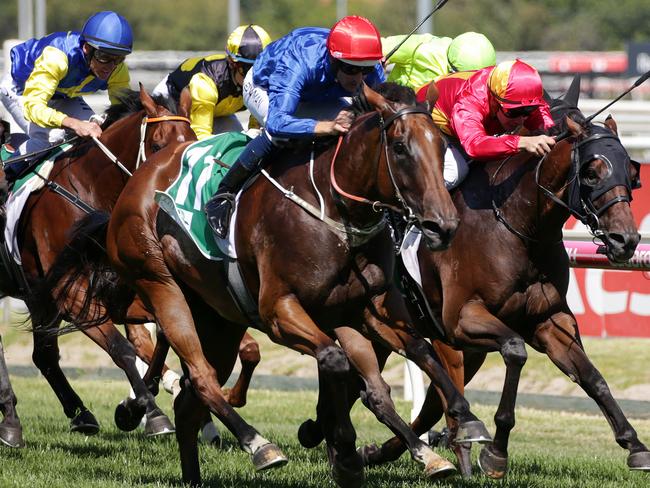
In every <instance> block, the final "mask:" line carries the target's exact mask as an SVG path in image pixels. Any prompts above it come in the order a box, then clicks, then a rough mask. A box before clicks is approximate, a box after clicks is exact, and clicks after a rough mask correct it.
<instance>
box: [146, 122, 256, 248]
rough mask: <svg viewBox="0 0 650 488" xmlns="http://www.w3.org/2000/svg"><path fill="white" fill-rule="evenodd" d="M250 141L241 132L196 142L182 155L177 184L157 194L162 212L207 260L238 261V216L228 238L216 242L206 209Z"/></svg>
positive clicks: (233, 221)
mask: <svg viewBox="0 0 650 488" xmlns="http://www.w3.org/2000/svg"><path fill="white" fill-rule="evenodd" d="M249 141H250V137H248V136H247V135H246V134H244V133H242V132H226V133H224V134H218V135H215V136H212V137H209V138H206V139H203V140H201V141H198V142H195V143H194V144H192V145H190V146H188V147H187V148H186V149H185V151H184V152H183V155H182V157H181V167H180V172H179V174H178V177H177V178H176V180H174V182H173V183H172V184H171V185H170V186H169V188H167V189H166V190H165V191H156V195H155V200H156V202H157V203H158V205H159V206H160V208H161V209H162V210H163V211H164V212H165V213H167V215H169V216H170V217H171V218H172V220H174V222H176V223H177V224H178V225H179V226H180V227H181V229H183V231H184V232H185V233H186V234H187V236H188V237H189V238H190V239H191V240H192V242H194V244H195V245H196V247H197V248H198V250H199V251H200V252H201V254H202V255H203V256H205V257H206V258H207V259H211V260H223V259H224V257H229V258H232V259H236V257H237V253H236V251H235V246H234V231H233V229H234V227H235V226H234V223H235V221H236V217H237V212H236V211H235V212H234V213H233V216H232V218H231V220H230V232H229V238H228V239H223V240H222V239H215V237H214V233H213V232H212V229H211V228H210V226H209V225H208V220H207V218H206V216H205V213H204V211H203V207H204V206H205V203H206V202H207V201H208V200H209V199H210V197H211V196H212V195H213V194H214V192H215V191H216V190H217V188H218V187H219V183H220V182H221V180H222V179H223V177H224V176H225V175H226V173H227V172H228V169H229V168H230V165H232V164H233V163H234V162H235V161H236V160H237V158H238V157H239V155H240V154H241V152H242V151H243V150H244V148H245V147H246V144H248V142H249ZM237 199H239V195H238V196H237Z"/></svg>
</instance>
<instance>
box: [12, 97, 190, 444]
mask: <svg viewBox="0 0 650 488" xmlns="http://www.w3.org/2000/svg"><path fill="white" fill-rule="evenodd" d="M188 108H189V100H188V99H186V100H185V101H184V103H181V116H180V117H179V116H175V115H174V114H173V113H172V112H171V111H170V110H169V109H167V108H166V107H164V106H162V105H158V104H156V103H155V102H154V101H153V99H152V98H151V97H150V96H149V95H148V94H147V93H146V92H145V91H144V90H143V89H142V88H141V90H140V94H139V95H138V94H137V93H135V92H134V93H133V94H132V95H131V96H127V95H125V96H124V98H123V103H122V104H120V105H115V106H113V107H111V108H110V109H109V110H108V111H107V116H108V118H107V121H106V123H105V125H104V127H105V131H104V133H103V134H102V137H101V138H100V141H101V142H102V143H103V144H104V145H105V146H106V147H108V148H109V150H111V151H112V152H113V154H114V155H115V156H116V157H117V159H118V161H119V162H120V163H121V164H122V165H123V169H121V168H120V167H118V164H116V163H114V162H113V161H111V160H110V159H109V158H108V157H107V156H106V155H105V154H104V153H103V152H102V151H100V148H99V147H98V146H97V145H96V144H95V143H94V142H92V141H87V142H81V143H79V144H77V145H76V146H75V147H73V148H72V149H70V151H69V152H67V153H65V154H64V155H63V156H62V157H60V158H59V159H58V160H57V161H56V162H55V164H54V167H53V169H52V172H51V174H50V176H49V177H48V178H47V181H46V182H45V186H44V188H43V189H41V190H39V191H37V192H35V193H33V194H32V195H31V196H30V197H29V199H28V200H27V202H26V205H25V209H24V211H23V214H22V216H21V218H20V221H19V222H18V224H17V225H18V236H19V238H18V246H19V249H20V255H21V258H22V270H21V271H20V272H19V273H14V276H15V275H16V274H18V275H22V276H23V277H24V278H23V280H15V279H10V278H11V273H9V274H7V270H6V269H5V270H4V272H3V274H2V277H3V280H2V283H0V289H1V290H2V292H3V293H4V294H5V295H10V296H14V297H17V298H21V299H23V300H24V301H25V302H26V304H27V307H28V309H29V313H30V315H31V318H32V326H33V331H34V352H33V356H32V358H33V361H34V363H35V364H36V366H37V367H38V368H39V370H40V371H41V373H42V374H43V375H44V376H45V378H46V379H47V381H48V382H49V383H50V385H51V387H52V389H53V390H54V392H55V393H56V395H57V397H58V398H59V400H60V401H61V404H62V406H63V409H64V412H65V414H66V416H67V417H68V418H70V419H71V430H73V431H79V432H83V433H86V434H93V433H96V432H97V431H98V429H99V424H98V423H97V420H96V419H95V417H94V416H93V415H92V413H91V412H90V411H89V410H88V409H87V408H86V407H85V406H84V404H83V402H82V401H81V399H80V398H79V397H78V396H77V394H76V393H75V392H74V390H73V389H72V387H71V386H70V384H69V383H68V381H67V379H66V377H65V376H64V374H63V372H62V371H61V368H60V366H59V351H58V345H57V336H56V335H55V334H52V333H51V331H52V330H53V329H54V330H56V328H58V326H59V324H60V322H61V319H62V316H61V314H60V312H59V310H57V309H56V307H55V306H54V305H53V302H52V299H51V298H50V297H47V296H45V297H44V296H43V295H41V294H40V293H39V288H40V286H39V283H40V281H41V280H42V278H43V277H44V275H45V274H46V273H47V272H48V270H49V269H50V267H51V266H52V263H53V262H54V261H55V259H56V257H57V255H58V254H60V253H61V252H62V251H63V250H64V249H65V247H66V245H67V243H68V242H69V239H70V235H69V232H70V231H71V229H72V227H73V225H74V223H75V222H76V221H77V220H79V219H80V218H81V217H82V216H83V215H85V214H86V213H87V212H89V211H92V210H94V209H103V210H106V211H110V209H111V208H112V206H113V204H114V202H115V200H116V199H117V196H118V195H119V193H120V192H121V190H122V188H123V187H124V184H125V183H126V182H127V181H128V179H129V173H130V172H133V171H134V170H135V168H136V165H137V162H139V160H140V159H141V158H140V157H139V154H141V153H142V151H144V154H145V155H151V154H153V153H155V152H156V151H158V150H159V149H161V148H162V147H165V146H167V145H168V144H172V145H178V144H179V143H181V142H184V141H187V140H194V139H195V136H194V133H193V132H192V130H191V129H190V126H189V120H188V119H187V117H186V115H187V113H188ZM85 279H87V278H85ZM78 292H79V293H80V294H81V296H84V295H85V293H84V282H83V281H80V283H79V288H78ZM68 298H69V300H70V301H72V302H74V301H76V300H79V299H80V298H79V297H76V296H70V297H68ZM86 334H87V335H88V336H89V337H90V338H91V339H92V340H93V341H95V342H96V343H97V344H98V345H100V347H102V348H103V349H104V350H106V351H107V352H108V353H109V354H110V356H111V358H112V359H113V361H114V362H115V364H117V365H118V366H119V367H120V368H122V369H123V370H124V371H125V373H126V374H127V377H128V378H129V381H130V382H131V384H132V386H133V389H134V391H135V392H136V399H135V400H134V401H133V402H132V407H133V409H134V410H137V411H139V412H140V417H141V416H142V413H145V412H146V414H147V420H148V429H149V433H151V434H156V433H159V432H164V431H169V430H170V429H171V428H172V427H173V426H171V423H170V422H169V420H168V419H167V417H166V416H165V415H164V414H163V413H162V412H161V411H160V410H159V409H158V407H157V406H156V404H155V401H154V398H153V396H152V395H151V394H150V393H149V391H148V390H147V388H146V387H145V385H144V383H143V382H142V380H141V378H140V377H139V375H138V372H137V369H136V368H135V362H134V361H135V352H134V350H133V347H132V346H131V345H130V343H129V342H128V341H127V340H126V339H125V338H124V337H123V336H122V335H121V334H120V333H119V331H118V330H117V329H116V328H115V326H114V325H113V323H112V322H107V323H104V324H101V325H100V326H99V327H97V328H94V329H88V330H87V331H86ZM7 381H8V378H7ZM2 386H4V383H2ZM0 390H3V391H4V390H5V389H4V388H0ZM0 400H2V402H3V403H2V410H3V412H4V414H5V419H4V421H3V425H5V426H6V427H7V428H9V427H10V428H11V429H10V434H11V435H12V436H13V437H14V438H16V439H17V438H21V434H20V432H21V429H20V421H19V419H18V417H17V415H16V413H15V409H14V408H13V407H12V401H11V400H13V403H15V396H14V395H13V391H11V392H10V393H3V395H2V397H0ZM127 413H129V412H127ZM118 420H119V419H118V418H117V416H116V421H118ZM138 421H139V419H138ZM135 425H136V426H137V423H136V424H135ZM5 432H6V430H5Z"/></svg>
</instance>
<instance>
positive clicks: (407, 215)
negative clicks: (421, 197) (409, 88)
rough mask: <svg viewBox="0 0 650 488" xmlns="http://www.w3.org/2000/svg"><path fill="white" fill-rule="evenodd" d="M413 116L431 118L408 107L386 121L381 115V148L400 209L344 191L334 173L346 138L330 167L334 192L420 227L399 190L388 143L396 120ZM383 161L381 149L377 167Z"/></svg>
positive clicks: (417, 218) (419, 221)
mask: <svg viewBox="0 0 650 488" xmlns="http://www.w3.org/2000/svg"><path fill="white" fill-rule="evenodd" d="M412 114H422V115H426V116H427V117H431V113H430V112H429V111H428V110H426V109H425V108H424V107H406V108H403V109H400V110H398V111H397V112H395V113H394V114H391V115H390V116H389V117H387V118H386V119H384V118H383V116H382V115H381V114H380V115H379V129H380V134H381V142H380V144H381V146H382V147H383V149H384V155H385V159H386V168H387V169H388V175H389V176H390V181H391V184H392V185H393V192H394V194H395V198H396V199H397V201H398V202H399V204H400V207H401V208H400V207H397V206H395V205H392V204H389V203H384V202H380V201H379V200H375V201H373V200H369V199H367V198H365V197H360V196H357V195H353V194H350V193H348V192H346V191H345V190H343V189H342V188H341V187H340V186H339V184H338V182H337V181H336V176H335V173H334V163H335V162H336V157H337V156H338V153H339V149H340V148H341V145H342V143H343V139H344V136H343V135H340V136H339V140H338V142H337V144H336V149H335V150H334V155H333V157H332V163H331V166H330V182H331V184H332V187H333V188H334V190H335V191H336V192H337V193H338V194H339V195H341V196H344V197H346V198H348V199H350V200H353V201H355V202H359V203H364V204H367V205H370V206H371V207H372V209H373V210H374V211H375V212H382V211H383V210H384V209H389V210H392V211H394V212H396V213H398V214H400V215H402V217H403V219H404V220H405V221H406V222H407V223H408V224H411V223H413V224H415V225H416V227H420V226H421V225H422V220H423V219H422V217H421V216H419V215H417V214H416V213H415V212H414V211H413V209H412V208H411V207H410V206H409V204H408V203H407V202H406V200H405V199H404V197H403V195H402V192H401V191H400V189H399V186H398V184H397V181H396V180H395V175H394V172H393V168H392V165H391V161H390V157H389V155H388V141H387V132H388V129H389V127H390V126H391V125H392V123H393V122H395V120H397V119H398V118H400V117H403V116H405V115H412ZM380 159H381V149H380V152H379V156H378V158H377V167H379V163H380Z"/></svg>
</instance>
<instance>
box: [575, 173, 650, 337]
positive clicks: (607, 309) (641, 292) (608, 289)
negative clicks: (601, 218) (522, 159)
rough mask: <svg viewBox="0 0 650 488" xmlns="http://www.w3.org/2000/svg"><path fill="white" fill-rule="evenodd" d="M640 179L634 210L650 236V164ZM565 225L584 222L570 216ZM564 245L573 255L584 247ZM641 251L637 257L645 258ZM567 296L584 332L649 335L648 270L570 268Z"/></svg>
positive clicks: (577, 226) (589, 333)
mask: <svg viewBox="0 0 650 488" xmlns="http://www.w3.org/2000/svg"><path fill="white" fill-rule="evenodd" d="M641 180H642V181H643V182H644V185H645V186H644V187H642V188H641V189H639V190H636V191H635V192H634V201H633V202H632V211H633V212H634V217H635V220H636V222H637V224H638V226H639V230H640V232H641V234H642V235H644V236H650V165H648V164H645V165H642V166H641ZM565 228H566V229H581V228H583V226H582V224H580V223H579V222H576V221H575V220H574V219H571V220H570V221H569V222H567V224H566V226H565ZM565 246H566V247H567V251H568V252H569V255H570V256H571V255H572V253H575V254H576V255H579V253H580V252H584V251H585V250H584V249H582V247H584V246H582V247H580V246H578V245H577V244H576V245H573V243H567V242H565ZM574 247H575V249H574ZM646 247H647V246H644V249H645V248H646ZM642 251H643V249H641V250H639V256H638V257H637V256H635V257H636V258H637V259H638V260H640V261H643V262H645V261H646V256H645V254H644V253H643V252H642ZM567 299H568V302H569V307H570V308H571V310H572V311H573V313H574V314H575V316H576V319H577V320H578V325H579V327H580V331H581V333H582V335H590V336H601V337H606V336H628V337H650V273H648V272H642V271H616V270H607V269H578V268H571V282H570V284H569V292H568V294H567Z"/></svg>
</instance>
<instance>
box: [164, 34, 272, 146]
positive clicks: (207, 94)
mask: <svg viewBox="0 0 650 488" xmlns="http://www.w3.org/2000/svg"><path fill="white" fill-rule="evenodd" d="M270 42H271V38H270V36H269V35H268V33H267V32H266V31H265V30H264V29H262V28H261V27H260V26H259V25H253V24H249V25H240V26H239V27H237V28H236V29H235V30H234V31H232V33H231V34H230V36H229V37H228V41H227V42H226V54H214V55H211V56H207V57H203V58H190V59H186V60H185V61H183V63H182V64H181V65H180V66H179V67H178V68H176V70H174V71H172V72H171V73H170V74H168V75H167V76H166V77H165V79H163V80H162V81H161V82H160V83H159V84H158V86H157V87H156V88H155V89H154V91H153V94H154V95H163V96H169V97H171V98H173V99H175V100H177V101H178V100H179V98H180V94H181V91H182V90H183V89H184V88H185V87H187V88H188V90H189V92H190V95H191V97H192V109H191V112H190V121H191V124H192V129H193V130H194V133H195V134H196V137H198V139H199V140H201V139H205V138H206V137H209V136H211V135H212V134H213V133H220V132H227V131H241V130H242V126H241V124H240V123H239V121H238V120H237V117H235V115H234V114H235V112H239V111H240V110H243V109H244V101H243V98H242V85H243V83H244V77H245V76H246V74H247V73H248V71H250V68H251V67H252V66H253V63H254V62H255V59H256V58H257V56H258V55H259V54H260V53H261V52H262V50H263V49H264V48H265V47H266V46H267V45H268V44H269V43H270ZM215 123H216V126H215Z"/></svg>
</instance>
